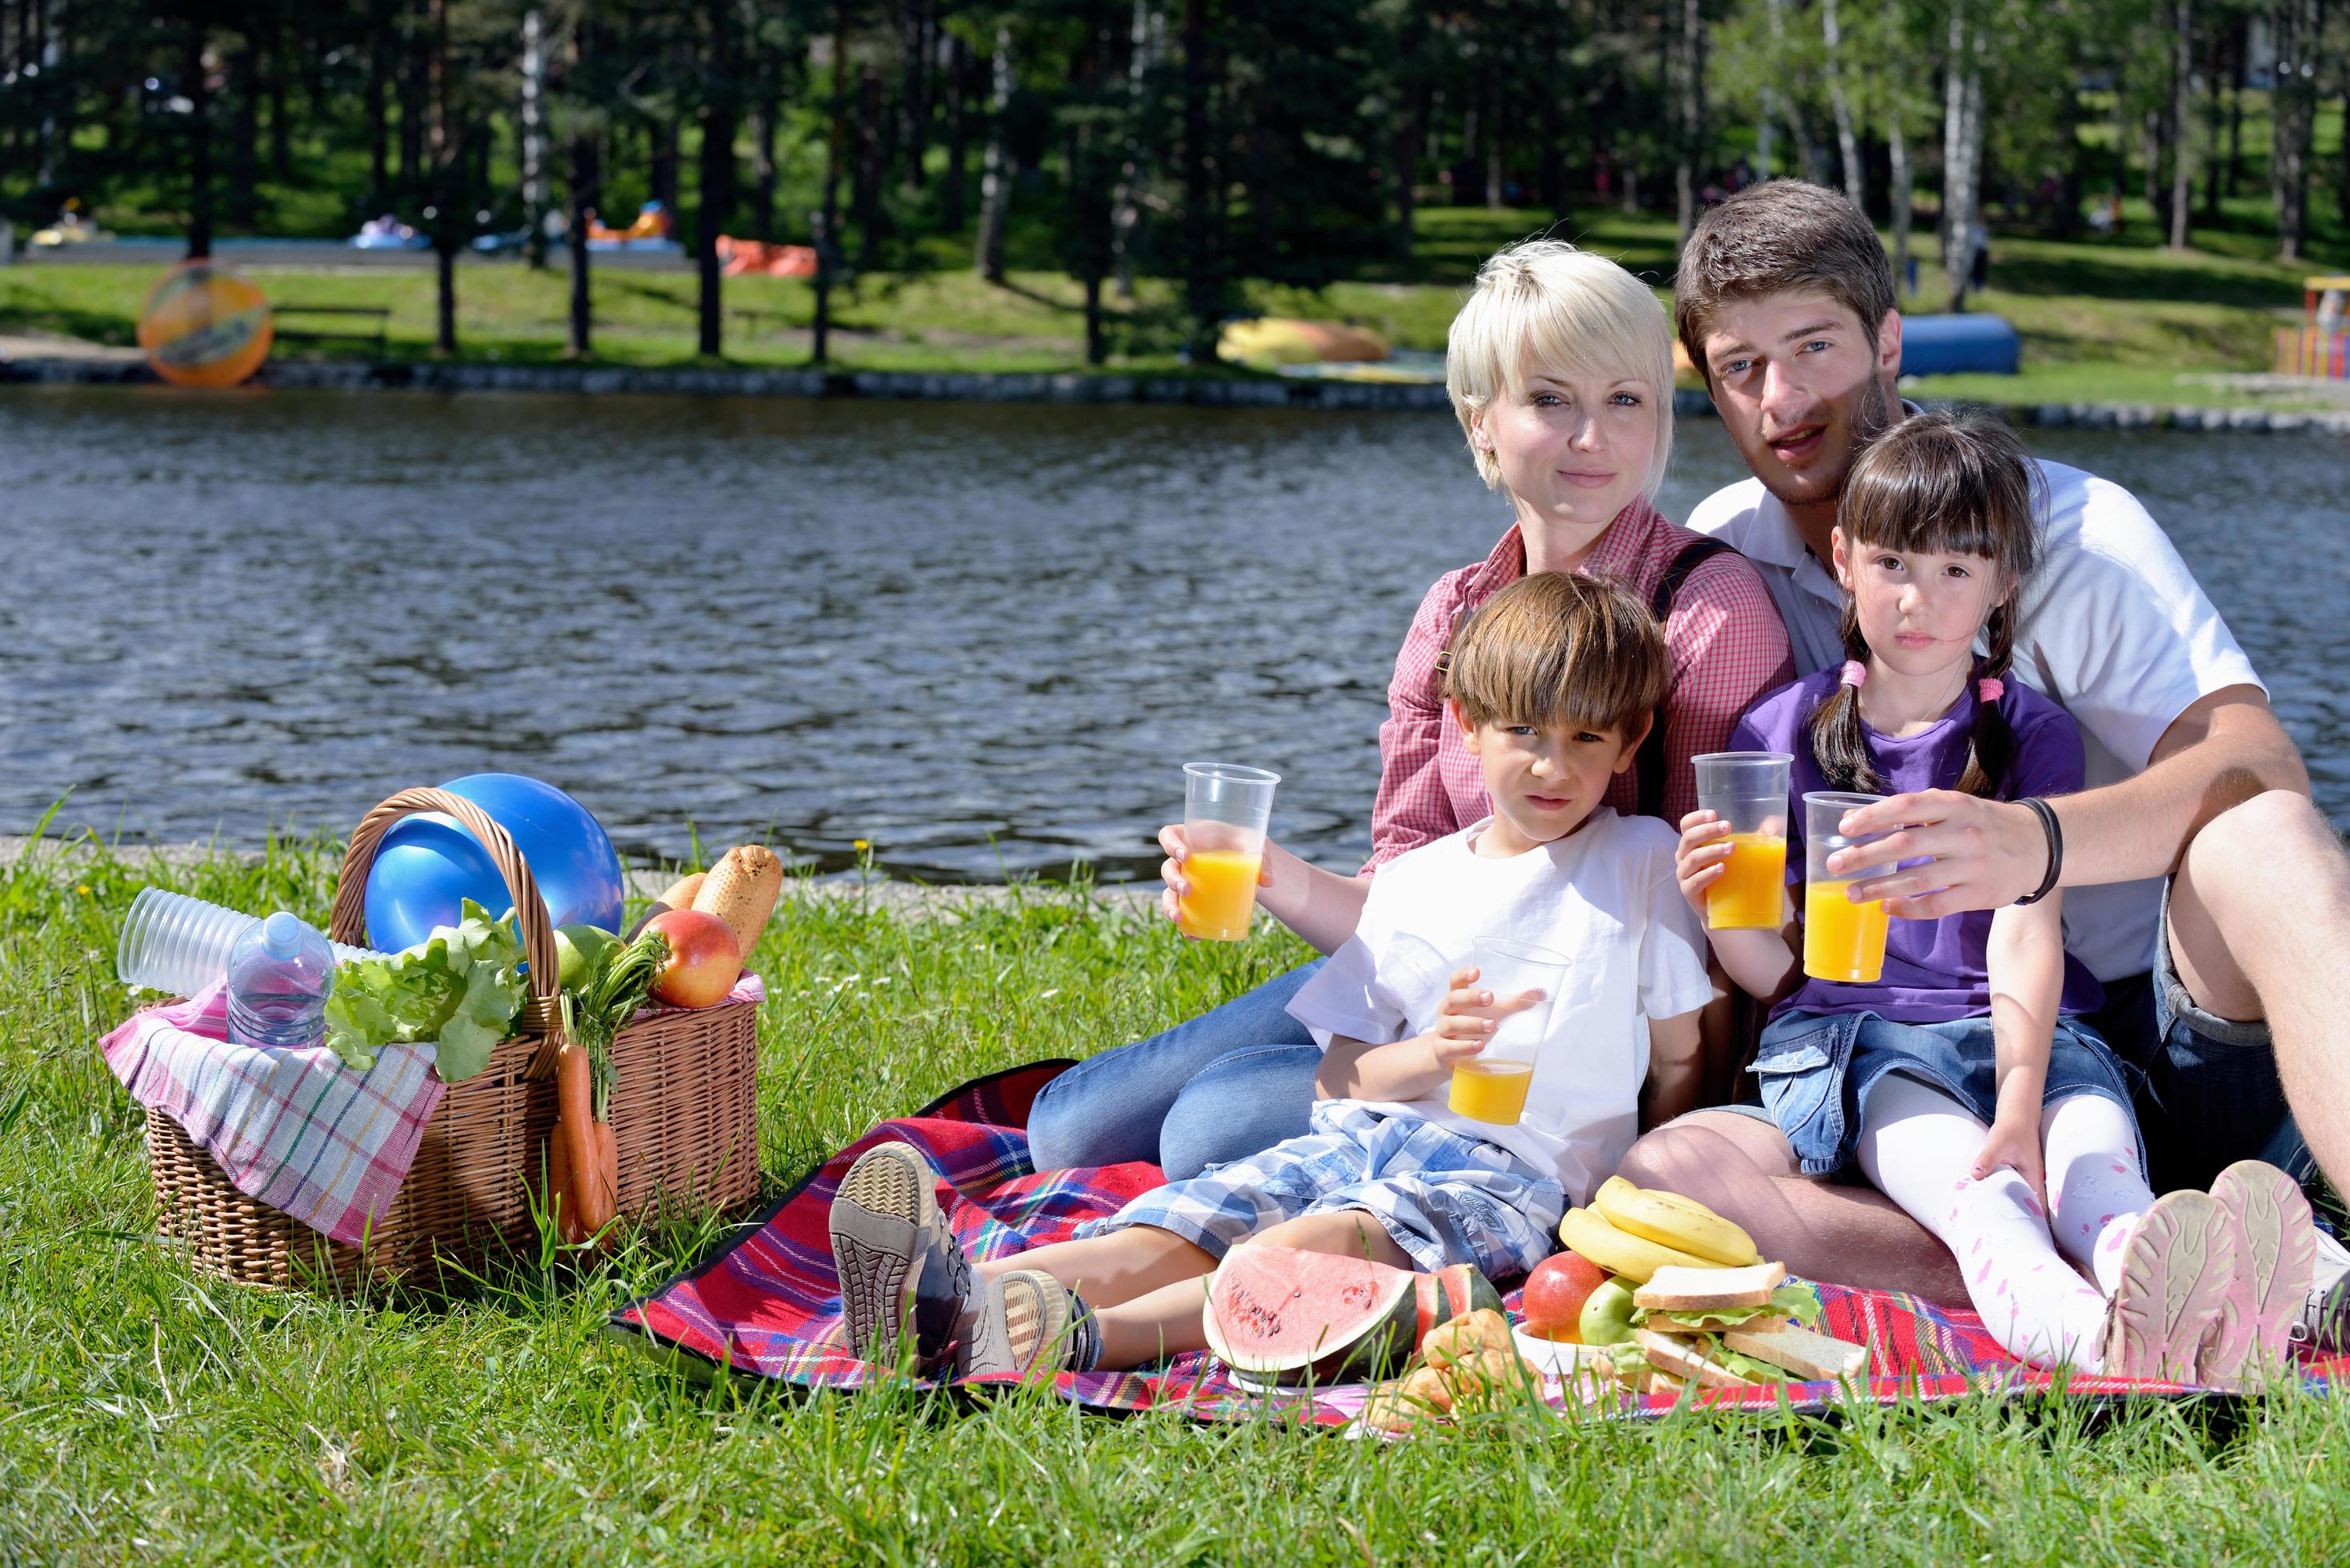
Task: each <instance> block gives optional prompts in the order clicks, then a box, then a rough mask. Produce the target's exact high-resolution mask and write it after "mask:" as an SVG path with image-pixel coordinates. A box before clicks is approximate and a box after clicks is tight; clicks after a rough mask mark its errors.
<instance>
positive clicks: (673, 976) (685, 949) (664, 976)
mask: <svg viewBox="0 0 2350 1568" xmlns="http://www.w3.org/2000/svg"><path fill="white" fill-rule="evenodd" d="M645 929H647V930H649V931H659V932H660V934H661V935H662V936H664V937H666V938H668V939H669V961H668V962H667V963H665V964H663V965H661V971H660V976H659V977H658V978H656V979H655V980H654V981H653V997H654V999H655V1000H656V1001H659V1002H668V1003H669V1004H670V1005H671V1007H709V1006H712V1005H713V1004H715V1003H717V1002H723V1001H724V1000H725V998H726V993H727V992H730V991H732V990H733V989H734V981H735V979H736V977H737V976H739V975H741V974H742V972H743V953H742V950H740V949H739V948H737V947H736V946H735V945H734V933H733V931H732V930H731V929H728V928H727V925H726V922H725V921H723V920H722V919H719V918H718V917H717V916H715V915H712V914H706V913H704V912H703V911H702V910H700V909H671V910H670V911H668V912H667V913H665V914H660V915H655V916H654V917H653V918H652V919H650V920H648V921H646V922H645Z"/></svg>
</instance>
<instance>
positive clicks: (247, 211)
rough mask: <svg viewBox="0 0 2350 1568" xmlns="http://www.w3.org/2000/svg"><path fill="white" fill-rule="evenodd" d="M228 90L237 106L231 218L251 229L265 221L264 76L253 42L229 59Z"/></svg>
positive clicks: (231, 153)
mask: <svg viewBox="0 0 2350 1568" xmlns="http://www.w3.org/2000/svg"><path fill="white" fill-rule="evenodd" d="M228 90H229V96H230V98H231V99H233V100H234V103H235V106H236V108H235V110H234V118H233V119H231V120H230V121H229V126H230V130H229V154H228V158H229V181H228V201H227V202H226V205H227V207H228V218H229V222H230V223H239V224H242V225H244V227H245V228H246V229H251V228H253V227H254V226H255V224H256V223H259V222H260V218H261V190H260V181H261V73H260V71H259V69H258V67H257V57H256V56H255V52H254V47H253V45H252V44H251V43H250V42H248V43H246V44H245V45H244V47H242V48H240V49H238V50H237V52H236V53H235V54H234V55H231V56H230V57H229V69H228Z"/></svg>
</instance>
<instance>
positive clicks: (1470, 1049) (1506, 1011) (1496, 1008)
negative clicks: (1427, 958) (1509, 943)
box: [1428, 964, 1543, 1068]
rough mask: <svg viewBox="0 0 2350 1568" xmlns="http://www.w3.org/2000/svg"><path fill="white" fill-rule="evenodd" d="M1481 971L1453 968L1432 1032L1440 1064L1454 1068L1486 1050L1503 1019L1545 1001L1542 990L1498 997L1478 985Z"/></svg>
mask: <svg viewBox="0 0 2350 1568" xmlns="http://www.w3.org/2000/svg"><path fill="white" fill-rule="evenodd" d="M1481 972H1482V971H1479V970H1478V969H1477V968H1476V966H1475V965H1473V964H1471V965H1468V966H1465V967H1463V968H1461V969H1457V970H1455V971H1452V979H1451V981H1449V982H1448V983H1447V986H1446V989H1445V992H1444V1000H1443V1002H1440V1003H1439V1004H1438V1007H1437V1010H1436V1026H1435V1027H1434V1028H1433V1029H1430V1031H1429V1032H1428V1033H1429V1040H1430V1044H1432V1045H1433V1046H1434V1047H1435V1050H1436V1063H1437V1065H1438V1066H1440V1067H1446V1068H1450V1067H1451V1066H1453V1065H1454V1064H1457V1063H1461V1062H1465V1061H1467V1060H1469V1059H1470V1058H1471V1057H1472V1056H1474V1055H1476V1054H1478V1053H1480V1052H1482V1051H1483V1050H1484V1049H1485V1042H1486V1041H1488V1040H1490V1039H1492V1037H1493V1032H1494V1031H1495V1030H1497V1029H1499V1028H1500V1027H1501V1026H1502V1020H1503V1019H1504V1018H1507V1017H1509V1016H1510V1015H1511V1014H1512V1013H1513V1012H1524V1011H1525V1010H1526V1009H1527V1008H1529V1007H1533V1006H1534V1005H1536V1004H1537V1003H1539V1002H1541V1001H1542V1000H1543V993H1542V992H1539V991H1522V992H1519V993H1518V994H1517V995H1515V996H1510V997H1502V998H1498V999H1497V998H1496V997H1495V996H1494V995H1493V993H1492V992H1490V991H1486V990H1483V989H1482V988H1480V987H1479V986H1478V984H1477V981H1478V977H1479V975H1480V974H1481Z"/></svg>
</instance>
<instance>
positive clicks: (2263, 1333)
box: [2198, 1159, 2317, 1387]
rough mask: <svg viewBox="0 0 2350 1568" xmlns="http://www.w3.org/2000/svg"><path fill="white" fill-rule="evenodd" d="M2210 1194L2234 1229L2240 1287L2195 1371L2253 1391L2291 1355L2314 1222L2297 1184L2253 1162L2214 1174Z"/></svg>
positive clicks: (2312, 1264) (2311, 1260)
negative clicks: (2240, 1294) (2238, 1300)
mask: <svg viewBox="0 0 2350 1568" xmlns="http://www.w3.org/2000/svg"><path fill="white" fill-rule="evenodd" d="M2211 1196H2212V1198H2213V1199H2216V1200H2217V1201H2218V1202H2219V1204H2220V1207H2221V1208H2223V1209H2225V1210H2227V1211H2228V1215H2229V1219H2230V1221H2231V1222H2232V1223H2233V1224H2234V1226H2235V1228H2236V1272H2237V1273H2238V1274H2239V1275H2240V1276H2241V1278H2242V1280H2243V1282H2244V1287H2245V1288H2244V1291H2243V1293H2242V1297H2241V1302H2240V1303H2231V1304H2232V1305H2233V1310H2231V1311H2229V1312H2226V1313H2223V1314H2221V1316H2220V1323H2219V1324H2218V1325H2217V1329H2218V1332H2217V1333H2215V1334H2213V1335H2212V1337H2211V1339H2210V1343H2208V1344H2207V1345H2205V1347H2204V1351H2203V1355H2202V1357H2201V1361H2200V1364H2199V1368H2198V1371H2199V1376H2200V1378H2201V1380H2202V1381H2203V1382H2206V1383H2209V1384H2210V1385H2211V1386H2214V1387H2230V1386H2260V1385H2262V1384H2263V1383H2265V1382H2266V1381H2267V1380H2268V1376H2269V1374H2270V1373H2272V1371H2274V1370H2276V1369H2277V1368H2280V1367H2282V1366H2283V1365H2284V1364H2285V1362H2286V1360H2287V1359H2288V1357H2289V1356H2290V1355H2291V1354H2292V1352H2291V1348H2290V1347H2291V1345H2292V1344H2293V1325H2294V1324H2297V1323H2298V1322H2299V1321H2300V1319H2301V1314H2302V1312H2303V1308H2304V1307H2305V1306H2306V1305H2307V1304H2308V1301H2309V1287H2310V1282H2311V1279H2312V1277H2313V1275H2314V1272H2315V1271H2316V1267H2317V1227H2316V1221H2315V1220H2314V1219H2313V1218H2312V1216H2311V1214H2310V1212H2309V1199H2306V1198H2304V1197H2303V1195H2302V1190H2301V1184H2300V1183H2299V1182H2297V1181H2295V1180H2293V1178H2292V1177H2290V1176H2287V1175H2286V1174H2285V1173H2284V1172H2283V1171H2282V1170H2279V1169H2278V1168H2276V1167H2275V1166H2272V1165H2263V1164H2262V1163H2261V1162H2260V1161H2259V1160H2256V1159H2241V1160H2238V1161H2237V1162H2236V1163H2235V1164H2233V1165H2231V1166H2230V1167H2229V1168H2227V1169H2225V1170H2223V1171H2221V1172H2220V1175H2219V1178H2218V1179H2216V1180H2214V1181H2213V1182H2212V1183H2211Z"/></svg>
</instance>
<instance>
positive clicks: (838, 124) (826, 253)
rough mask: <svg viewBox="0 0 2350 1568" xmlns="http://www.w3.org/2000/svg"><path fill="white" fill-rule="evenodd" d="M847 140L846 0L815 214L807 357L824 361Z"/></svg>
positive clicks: (838, 6)
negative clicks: (821, 196)
mask: <svg viewBox="0 0 2350 1568" xmlns="http://www.w3.org/2000/svg"><path fill="white" fill-rule="evenodd" d="M847 140H848V0H834V5H833V13H832V129H831V131H830V133H829V134H828V135H827V137H826V139H825V151H824V204H823V207H822V209H821V211H819V212H818V213H817V214H816V320H815V322H814V324H813V330H812V331H811V333H810V342H809V345H808V347H809V350H810V352H809V358H811V359H813V360H814V361H815V362H816V364H819V365H821V364H824V363H825V362H826V360H827V358H828V357H829V356H830V354H831V352H832V285H833V275H834V273H835V272H837V270H838V269H839V266H840V241H839V234H840V161H841V158H842V156H843V155H844V154H845V153H846V152H847Z"/></svg>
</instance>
